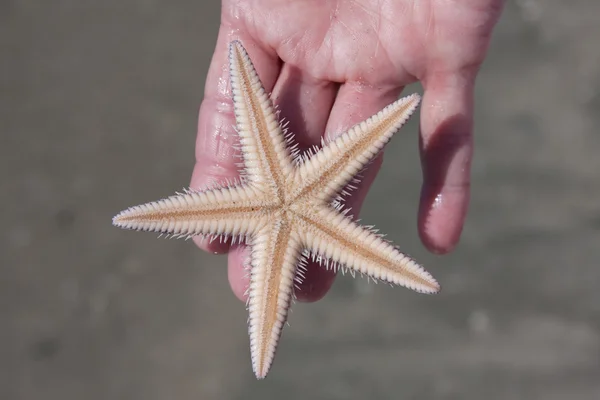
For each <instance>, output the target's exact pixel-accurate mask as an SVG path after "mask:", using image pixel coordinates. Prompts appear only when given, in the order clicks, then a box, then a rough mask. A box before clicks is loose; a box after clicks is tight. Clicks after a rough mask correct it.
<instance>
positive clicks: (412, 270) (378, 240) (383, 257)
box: [298, 206, 440, 293]
mask: <svg viewBox="0 0 600 400" xmlns="http://www.w3.org/2000/svg"><path fill="white" fill-rule="evenodd" d="M298 219H299V222H300V226H301V228H300V229H301V232H302V234H301V237H302V241H303V244H304V246H305V247H306V248H307V249H308V250H309V251H310V252H311V253H312V254H314V255H317V256H320V258H325V259H329V260H330V261H331V262H333V263H334V265H340V266H342V267H345V268H348V269H349V270H351V271H355V272H359V273H361V274H365V275H368V276H369V277H371V278H373V279H377V280H381V281H385V282H389V283H392V284H396V285H401V286H405V287H407V288H409V289H412V290H415V291H417V292H421V293H436V292H438V291H439V290H440V286H439V284H438V283H437V281H436V280H435V279H434V278H433V277H432V276H431V275H430V274H429V273H428V272H427V271H425V269H423V267H421V266H420V265H419V264H417V263H416V262H415V261H413V260H412V259H411V258H410V257H408V256H407V255H405V254H403V253H401V252H400V251H398V249H397V248H396V247H394V246H393V245H392V244H390V243H389V242H388V241H386V240H384V239H383V238H382V237H381V236H379V235H378V234H376V233H374V232H372V231H371V230H369V229H367V228H365V227H362V226H360V225H358V224H357V223H355V222H354V221H352V220H351V219H350V218H348V217H346V216H344V215H343V214H341V213H339V212H338V211H337V210H335V209H332V208H330V207H326V206H323V207H321V208H319V209H317V210H315V211H314V212H312V213H303V214H301V215H300V216H299V218H298Z"/></svg>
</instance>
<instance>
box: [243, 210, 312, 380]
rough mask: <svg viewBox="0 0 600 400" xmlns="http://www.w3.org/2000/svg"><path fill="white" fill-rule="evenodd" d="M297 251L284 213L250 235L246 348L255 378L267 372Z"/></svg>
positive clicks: (289, 294)
mask: <svg viewBox="0 0 600 400" xmlns="http://www.w3.org/2000/svg"><path fill="white" fill-rule="evenodd" d="M300 254H301V246H300V241H299V238H298V235H297V233H296V232H295V231H294V229H293V226H292V224H291V223H290V221H289V220H287V219H286V218H285V217H280V218H278V220H276V221H274V222H273V223H272V224H269V225H268V226H266V227H265V228H263V229H262V230H261V231H260V232H258V233H257V234H256V235H255V236H254V239H253V243H252V253H251V276H250V287H249V288H248V311H249V324H248V331H249V334H250V352H251V356H252V368H253V369H254V373H255V374H256V377H257V378H258V379H262V378H264V377H265V376H266V375H267V373H268V372H269V368H270V367H271V363H272V362H273V358H274V356H275V351H276V349H277V344H278V342H279V337H280V336H281V332H282V330H283V324H284V323H285V321H286V318H287V313H288V309H289V307H290V300H291V297H292V294H293V288H294V277H295V272H296V265H297V262H298V259H299V257H300Z"/></svg>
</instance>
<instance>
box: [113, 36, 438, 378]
mask: <svg viewBox="0 0 600 400" xmlns="http://www.w3.org/2000/svg"><path fill="white" fill-rule="evenodd" d="M229 64H230V79H231V90H232V93H233V104H234V109H235V118H236V123H237V132H238V134H239V141H240V150H241V156H242V158H243V169H242V171H241V178H240V179H239V180H238V181H237V182H228V183H224V184H216V185H214V186H213V187H211V188H208V189H205V190H191V189H186V190H184V192H183V193H177V194H176V195H174V196H171V197H168V198H166V199H163V200H158V201H153V202H150V203H146V204H143V205H139V206H135V207H131V208H129V209H127V210H125V211H122V212H121V213H119V214H118V215H117V216H115V217H114V218H113V224H114V225H115V226H118V227H121V228H125V229H134V230H141V231H152V232H160V233H161V234H167V235H174V236H177V237H187V238H189V237H192V236H195V235H205V236H212V237H213V238H214V237H220V238H225V237H226V238H230V239H232V240H234V241H235V240H239V241H242V242H244V243H246V244H247V245H248V246H249V247H250V257H249V260H248V262H247V268H248V270H249V274H250V285H249V288H248V291H247V296H248V297H247V298H248V300H247V308H248V312H249V319H248V331H249V336H250V352H251V359H252V367H253V370H254V373H255V375H256V377H257V378H258V379H262V378H264V377H265V376H266V375H267V373H268V371H269V368H270V367H271V363H272V362H273V358H274V356H275V350H276V348H277V344H278V342H279V338H280V335H281V332H282V329H283V326H284V323H285V322H286V319H287V313H288V310H289V308H290V303H291V300H292V299H293V295H294V288H295V287H297V286H296V284H297V283H298V282H301V280H302V277H303V273H304V269H305V268H306V263H307V261H308V260H309V258H310V257H312V258H313V259H314V260H316V261H317V262H319V263H321V264H322V265H324V266H325V267H327V268H333V269H336V270H337V269H342V270H343V271H349V272H351V273H352V274H354V273H356V272H358V273H360V274H361V275H367V276H368V277H369V278H372V279H374V280H376V281H384V282H388V283H391V284H395V285H401V286H405V287H407V288H410V289H413V290H415V291H417V292H421V293H436V292H438V291H439V289H440V287H439V285H438V283H437V282H436V280H435V279H434V278H433V277H432V276H431V275H430V274H429V273H428V272H427V271H425V270H424V269H423V268H422V267H421V266H420V265H419V264H417V263H416V262H415V261H413V260H412V259H411V258H410V257H408V256H407V255H405V254H403V253H401V252H400V251H399V250H398V249H397V248H396V247H394V246H393V245H392V244H391V243H389V242H388V241H386V240H385V239H383V237H382V236H381V235H379V234H378V233H376V232H375V231H374V230H373V229H372V228H367V227H363V226H361V225H359V224H358V223H356V222H355V221H353V219H352V218H351V216H349V215H348V213H347V211H348V210H347V209H344V205H343V204H344V202H343V200H344V198H343V197H344V195H345V194H346V193H347V190H348V188H349V187H351V186H352V184H353V179H355V177H356V176H357V175H358V174H359V173H360V171H361V170H362V169H363V168H365V166H366V165H367V164H368V163H369V161H370V160H372V159H373V158H374V157H375V156H376V155H377V154H378V153H379V152H380V151H381V150H382V149H383V147H384V146H385V144H386V143H387V142H388V141H389V140H390V139H391V137H392V135H393V134H394V133H395V132H396V131H398V130H399V129H400V127H401V126H402V125H403V124H404V123H405V122H406V120H407V119H408V118H409V117H410V115H411V114H412V113H413V112H414V110H415V109H416V107H417V106H418V103H419V100H420V97H419V96H418V95H417V94H412V95H409V96H406V97H404V98H401V99H399V100H397V101H396V102H394V103H392V104H390V105H388V106H387V107H385V108H384V109H383V110H381V111H380V112H378V113H377V114H375V115H373V116H372V117H370V118H369V119H367V120H366V121H364V122H361V123H360V124H358V125H356V126H354V127H353V128H351V129H350V130H348V131H347V132H345V133H343V134H342V135H340V136H337V137H336V138H334V139H331V140H328V141H327V142H325V141H324V140H323V141H322V147H321V148H320V149H317V150H315V151H313V152H309V153H306V154H303V155H300V154H299V152H298V150H297V146H293V145H291V142H292V141H293V136H292V135H291V134H289V133H286V129H285V128H284V127H283V126H282V124H281V123H280V122H279V120H278V117H277V115H278V114H277V112H276V111H275V109H274V107H273V103H272V101H271V99H270V98H269V96H268V95H267V93H266V92H265V90H264V87H263V85H262V83H261V81H260V79H259V77H258V75H257V73H256V70H255V68H254V66H253V64H252V61H251V60H250V57H249V56H248V53H247V52H246V50H245V49H244V47H243V46H242V44H241V43H240V42H239V41H234V42H232V43H231V45H230V51H229Z"/></svg>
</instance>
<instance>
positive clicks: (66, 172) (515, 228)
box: [0, 0, 600, 400]
mask: <svg viewBox="0 0 600 400" xmlns="http://www.w3.org/2000/svg"><path fill="white" fill-rule="evenodd" d="M206 3H209V2H202V1H189V0H176V1H173V2H170V5H167V2H156V1H141V0H137V1H136V0H123V1H108V0H107V1H104V2H91V1H73V0H72V1H68V0H56V1H52V2H50V1H46V2H42V1H39V2H34V1H25V0H22V1H17V0H13V1H10V0H9V1H3V2H1V3H0V71H1V73H0V165H1V168H0V189H1V193H2V197H1V198H0V216H1V220H2V226H3V229H2V231H1V232H0V235H1V239H0V265H1V267H0V317H1V321H2V322H1V329H0V398H2V399H7V400H30V399H46V400H70V399H88V400H100V399H129V400H135V399H140V400H141V399H144V400H154V399H178V400H185V399H242V398H243V399H251V398H261V399H265V398H280V396H284V398H285V399H286V400H292V399H306V398H308V399H367V398H368V399H389V398H395V399H430V398H431V399H433V398H435V399H482V398H485V399H488V400H494V399H545V400H562V399H567V398H568V399H598V398H600V290H598V287H599V283H600V268H599V265H598V260H599V259H600V245H599V241H600V233H599V228H600V205H599V204H600V157H598V154H599V153H600V135H599V131H600V45H599V42H598V41H599V40H600V24H598V23H597V21H598V15H600V2H598V1H596V0H577V1H570V2H566V1H564V0H546V1H541V0H522V1H520V2H509V3H508V5H507V9H506V11H505V13H504V15H503V19H502V21H501V23H500V25H499V27H498V29H497V31H496V34H495V37H494V41H493V44H492V47H491V49H490V55H489V58H488V59H487V62H486V64H485V66H484V68H483V71H482V73H481V76H480V79H479V81H478V87H477V116H476V128H477V137H476V144H477V153H476V159H475V163H474V171H473V178H474V181H473V200H472V207H471V213H470V215H469V220H468V223H467V226H466V229H465V232H464V237H463V240H462V243H461V245H460V247H459V248H458V250H457V251H456V252H455V253H453V254H452V255H449V256H447V257H435V256H433V255H430V254H428V253H427V252H426V251H425V250H424V249H423V248H422V246H421V245H420V243H419V241H418V238H417V234H416V229H415V209H416V204H417V198H418V185H419V179H420V171H419V169H418V157H417V151H416V130H415V127H416V125H415V123H414V122H413V123H412V125H410V126H409V127H408V128H407V129H406V130H404V132H405V133H404V134H402V135H398V137H396V138H395V139H394V141H393V142H392V143H391V145H390V147H389V150H388V152H394V154H398V157H388V158H387V160H386V162H385V165H384V169H383V171H382V173H381V177H380V179H379V180H378V181H377V183H376V186H375V187H374V189H373V191H372V194H371V195H370V197H369V198H368V200H367V204H366V207H365V209H364V213H363V219H364V220H365V221H367V222H370V223H373V224H376V225H378V226H379V227H380V228H381V229H382V230H383V231H385V232H387V233H389V237H390V238H391V239H393V240H394V241H395V242H396V243H399V244H400V245H401V246H402V248H403V249H406V250H407V251H408V252H409V253H411V254H413V255H414V256H415V257H417V258H418V259H420V260H421V261H423V262H424V263H425V264H426V265H427V266H428V268H429V269H430V270H431V271H432V272H433V273H434V275H436V277H438V279H439V280H440V281H441V282H442V283H443V285H444V291H443V293H442V294H440V295H439V296H435V297H426V296H419V295H415V294H413V293H411V292H409V291H407V290H401V289H394V288H390V287H387V286H385V285H373V284H367V283H366V282H363V281H361V280H356V281H354V280H352V279H351V278H349V277H345V278H342V279H338V281H337V283H336V285H335V286H334V288H333V290H332V292H331V294H330V295H329V296H328V297H327V298H326V299H325V300H323V301H321V302H319V303H316V304H310V305H306V304H298V305H296V306H295V308H294V312H293V314H292V316H291V318H290V324H291V327H289V328H288V329H286V331H285V333H284V335H283V339H282V342H281V346H280V351H279V353H278V356H277V358H276V361H275V364H274V368H273V370H272V372H271V374H270V375H269V377H268V379H267V380H266V381H262V382H257V381H255V379H254V377H253V375H252V371H251V367H250V360H249V350H248V338H247V334H246V313H245V309H244V306H243V305H242V304H241V303H239V302H238V301H237V300H236V299H235V298H234V297H233V295H232V294H231V292H230V291H229V289H228V285H227V281H226V269H225V259H224V258H221V257H216V256H209V255H206V254H203V253H202V252H200V251H198V250H197V249H196V248H195V247H194V246H193V245H192V244H191V243H189V242H184V241H165V240H160V241H157V239H156V238H155V237H154V235H152V234H138V233H132V232H125V231H120V230H117V229H116V228H113V227H112V226H111V224H110V220H111V217H112V215H113V214H115V213H116V212H117V211H119V210H121V209H122V208H124V207H126V206H129V205H133V204H137V203H140V202H143V201H147V200H151V199H155V198H160V197H163V196H165V195H169V194H171V193H172V192H173V191H174V190H176V189H179V188H181V187H183V186H185V185H186V184H187V182H188V179H189V175H190V171H191V167H192V163H193V145H194V134H195V124H196V114H197V107H198V104H199V102H200V101H201V96H202V90H203V81H204V77H205V74H206V69H207V67H208V62H209V57H210V55H211V52H212V48H213V46H214V41H215V36H216V32H217V24H218V13H219V10H218V5H216V4H217V2H216V1H213V2H210V3H211V5H205V4H206ZM213 3H214V4H213ZM401 186H402V187H408V188H409V189H408V190H406V189H405V190H401V189H400V187H401ZM381 210H388V211H387V212H386V213H385V214H384V213H382V212H381Z"/></svg>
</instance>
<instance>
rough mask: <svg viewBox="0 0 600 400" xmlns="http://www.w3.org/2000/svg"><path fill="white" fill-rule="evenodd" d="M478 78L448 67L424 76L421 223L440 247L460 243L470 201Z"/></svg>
mask: <svg viewBox="0 0 600 400" xmlns="http://www.w3.org/2000/svg"><path fill="white" fill-rule="evenodd" d="M474 79H475V76H474V74H471V73H469V74H458V73H455V74H450V73H445V74H439V75H437V76H433V77H428V79H426V80H424V82H423V86H424V88H425V94H424V97H423V104H422V106H421V137H420V147H421V163H422V169H423V187H422V189H421V201H420V208H419V222H418V224H419V233H420V236H421V240H422V241H423V243H424V244H425V246H426V247H427V248H428V249H429V250H430V251H433V252H436V253H446V252H449V251H451V250H452V249H453V248H454V246H455V245H456V243H458V240H459V238H460V234H461V231H462V228H463V224H464V220H465V217H466V213H467V208H468V205H469V191H470V171H471V158H472V154H473V137H472V131H473V85H474Z"/></svg>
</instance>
